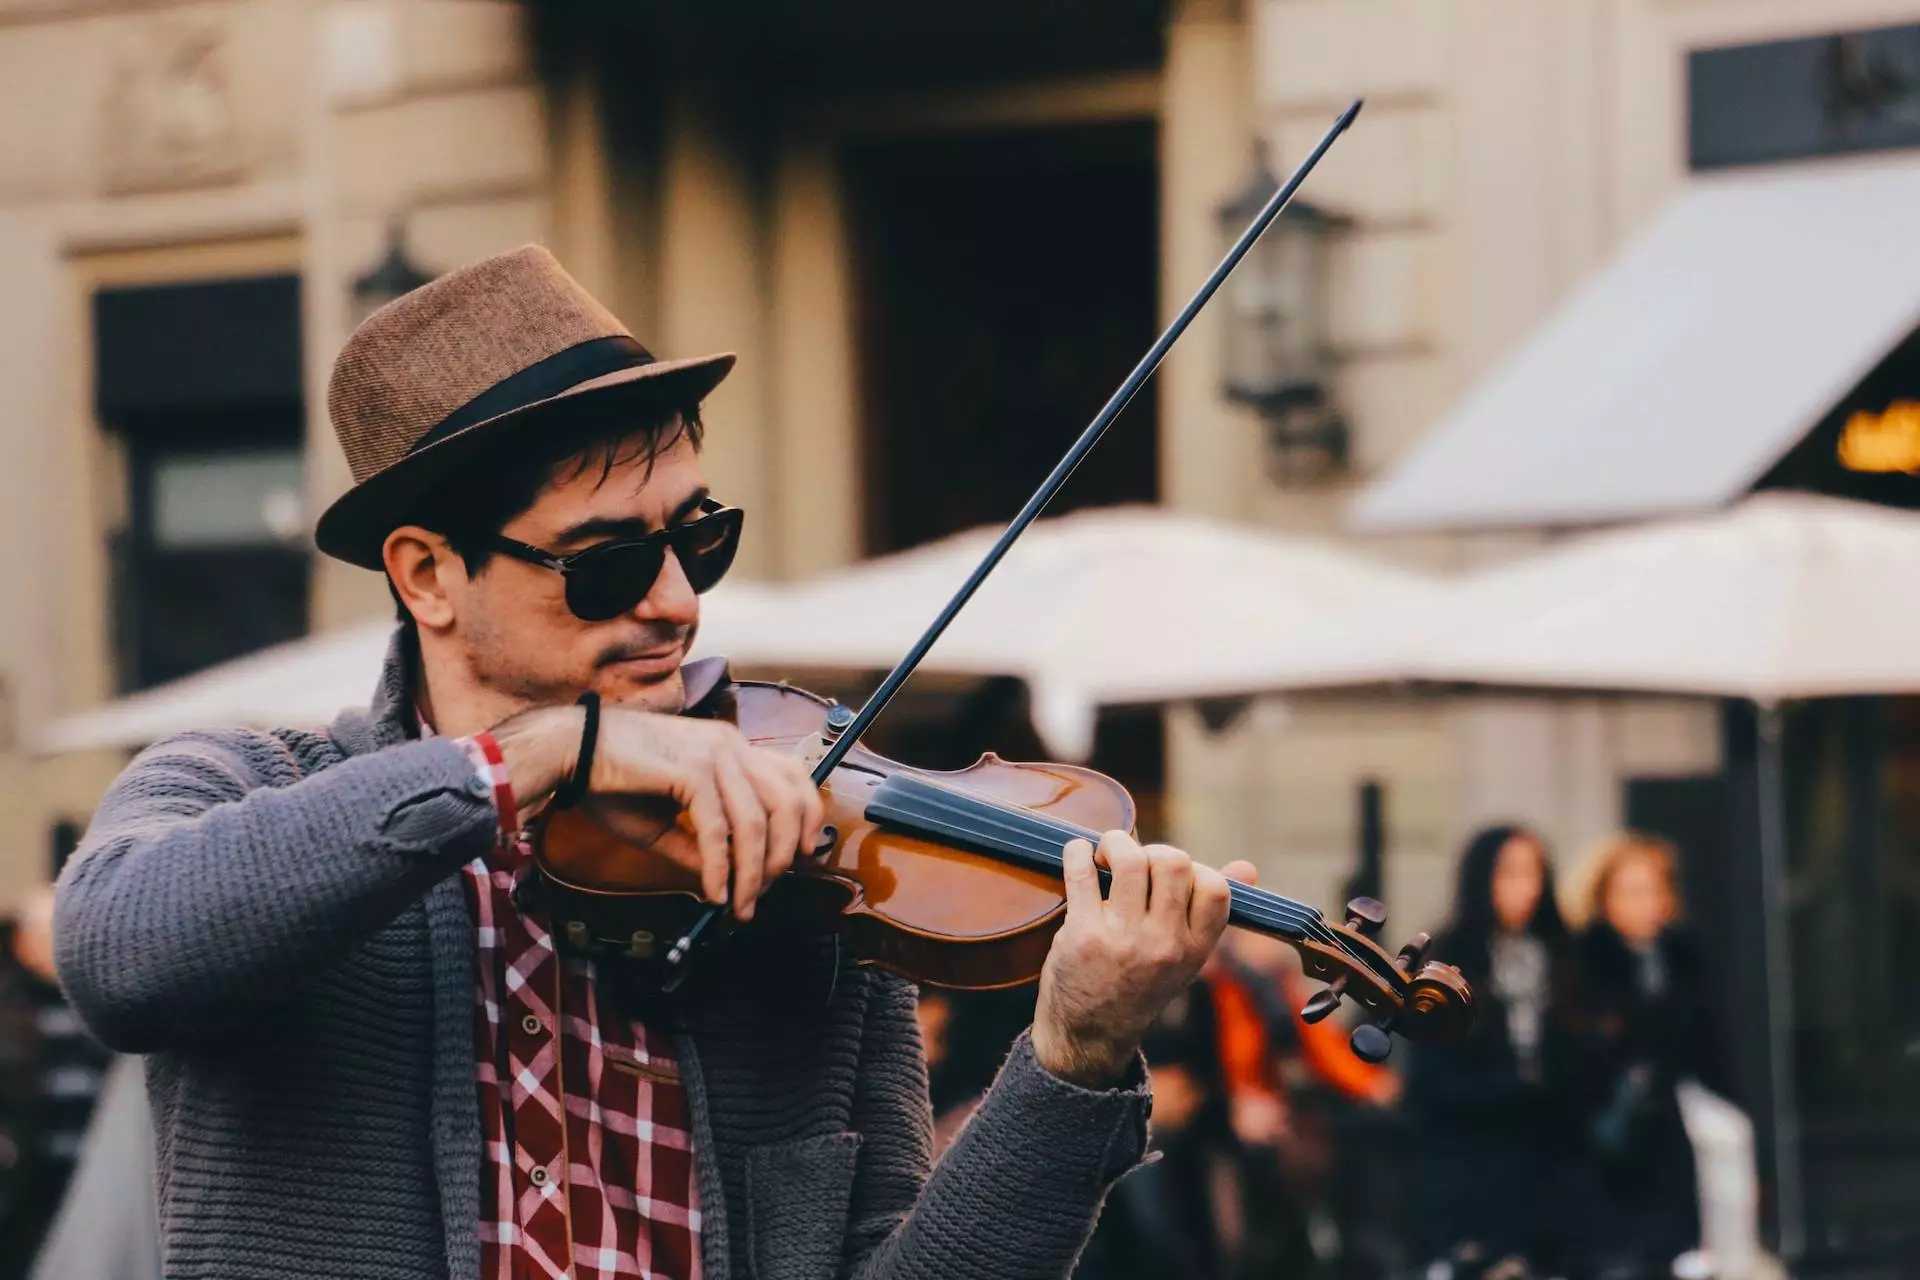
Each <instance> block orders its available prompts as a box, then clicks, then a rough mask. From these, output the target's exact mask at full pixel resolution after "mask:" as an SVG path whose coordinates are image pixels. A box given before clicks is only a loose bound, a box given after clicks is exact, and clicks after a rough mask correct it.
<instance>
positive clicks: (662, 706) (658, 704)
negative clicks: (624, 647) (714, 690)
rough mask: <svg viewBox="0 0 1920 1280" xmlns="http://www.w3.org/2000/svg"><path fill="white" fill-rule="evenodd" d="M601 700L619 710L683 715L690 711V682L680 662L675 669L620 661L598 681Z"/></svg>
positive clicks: (612, 665)
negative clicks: (687, 706) (687, 681)
mask: <svg viewBox="0 0 1920 1280" xmlns="http://www.w3.org/2000/svg"><path fill="white" fill-rule="evenodd" d="M597 687H598V688H599V690H600V696H601V698H603V699H605V700H606V701H607V702H608V703H611V704H612V705H614V706H616V707H626V708H629V709H630V710H634V711H655V712H659V713H660V714H662V715H679V714H680V713H681V712H682V711H684V710H686V705H687V683H686V680H685V678H684V677H682V676H681V674H680V665H679V662H678V661H677V660H676V661H675V662H674V664H673V665H672V666H671V667H662V666H660V665H659V664H655V663H650V662H616V663H612V664H610V665H608V666H607V667H605V668H603V669H602V670H601V672H600V679H599V680H598V681H597Z"/></svg>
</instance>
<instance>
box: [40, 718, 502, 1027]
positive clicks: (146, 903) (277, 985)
mask: <svg viewBox="0 0 1920 1280" xmlns="http://www.w3.org/2000/svg"><path fill="white" fill-rule="evenodd" d="M498 829H499V822H498V818H497V816H496V812H495V809H494V802H493V797H492V794H491V788H489V787H488V786H487V784H486V782H485V780H484V779H481V778H478V777H476V774H475V771H474V768H473V765H472V763H471V762H470V761H469V759H468V756H467V753H466V752H465V751H464V750H462V748H461V747H460V746H459V745H458V744H457V743H455V742H452V741H446V740H433V741H426V742H413V743H407V744H404V745H400V746H395V747H390V748H388V749H387V750H384V751H380V752H376V753H373V754H370V755H364V756H358V757H355V758H353V759H349V760H346V761H343V762H341V763H339V764H336V765H334V766H333V767H330V768H324V769H321V770H319V771H317V772H313V773H311V774H308V775H307V776H304V777H302V776H301V770H300V768H299V767H298V766H297V765H296V763H295V762H294V760H293V758H292V756H291V754H290V752H289V749H288V747H287V746H286V745H285V744H284V743H283V742H281V741H280V740H279V739H278V738H275V737H272V736H269V735H264V734H254V733H223V734H193V735H187V736H183V737H180V738H176V739H172V740H169V741H167V742H164V743H161V744H159V745H157V746H154V747H152V748H149V749H148V750H147V751H146V752H144V753H143V754H142V755H141V756H139V757H138V758H137V759H136V760H135V761H134V762H133V764H132V765H130V766H129V767H128V768H127V770H126V771H125V772H124V773H122V774H121V775H120V778H119V779H118V780H117V781H116V782H115V783H114V785H113V787H112V788H111V789H110V790H109V791H108V792H107V795H106V797H105V798H104V799H103V800H102V801H101V804H100V808H99V810H98V811H97V812H96V814H95V816H94V820H93V824H92V826H91V827H90V829H89V830H88V832H87V836H86V839H85V840H84V842H83V843H82V845H81V847H80V849H79V850H78V851H77V852H76V854H75V856H74V858H73V859H72V861H71V862H70V863H69V864H68V866H67V868H66V870H65V871H64V872H63V873H62V875H61V878H60V883H59V884H58V886H57V888H56V896H55V908H54V937H55V962H56V964H57V966H58V968H59V974H60V980H61V983H62V985H63V986H64V987H65V988H66V990H67V993H68V995H69V998H70V999H71V1000H72V1001H73V1004H74V1007H75V1008H76V1010H78V1012H79V1014H80V1016H81V1018H82V1020H83V1021H84V1022H85V1023H86V1025H87V1027H88V1028H89V1030H91V1031H92V1032H93V1033H94V1035H96V1036H97V1037H98V1038H99V1039H101V1040H102V1041H103V1042H105V1043H106V1044H107V1045H109V1046H110V1047H112V1048H114V1049H117V1050H120V1051H122V1052H128V1053H150V1052H154V1051H158V1050H165V1049H170V1048H176V1047H181V1046H184V1045H187V1044H191V1043H195V1042H199V1041H203V1040H204V1039H206V1038H207V1037H209V1036H212V1035H215V1034H218V1033H219V1032H221V1031H223V1030H226V1029H228V1028H230V1027H232V1026H234V1025H236V1024H238V1023H239V1022H240V1021H241V1020H242V1019H243V1018H245V1017H246V1016H247V1015H248V1014H250V1013H254V1012H257V1011H259V1010H261V1009H263V1008H265V1007H269V1006H271V1005H272V1004H273V1003H274V1002H276V1001H278V1000H281V999H284V998H285V997H287V996H288V995H290V994H292V993H294V992H296V991H298V990H299V989H300V988H301V987H302V985H303V984H304V983H305V982H306V981H307V980H309V979H311V978H312V976H313V975H314V974H315V973H316V972H318V971H324V968H325V967H326V966H328V965H329V964H330V963H331V962H333V961H335V960H337V959H339V958H340V957H342V956H344V955H345V954H347V953H348V952H349V951H350V950H352V949H353V948H354V947H355V946H357V945H359V944H360V943H362V942H364V941H365V940H366V939H368V938H369V937H371V936H372V935H373V934H374V933H376V932H377V931H378V930H380V929H381V928H382V927H384V926H385V925H386V924H388V923H390V922H391V921H392V920H393V919H394V918H395V917H396V916H397V915H399V913H400V912H401V911H402V910H404V909H405V908H406V907H407V906H408V905H410V904H411V903H413V902H415V901H416V900H418V899H419V898H420V897H421V896H422V895H423V894H424V893H425V892H426V891H427V890H428V889H429V888H431V887H432V886H433V885H434V884H435V883H436V882H438V881H439V880H440V879H441V878H442V877H444V876H446V875H448V874H449V873H451V872H452V871H454V870H455V869H457V868H458V867H459V866H461V865H462V864H463V863H465V862H467V861H469V860H471V859H472V858H474V857H476V856H479V855H480V854H482V853H484V852H485V850H486V849H487V847H488V846H489V845H490V843H491V842H492V840H493V839H494V837H495V835H496V834H497V832H498Z"/></svg>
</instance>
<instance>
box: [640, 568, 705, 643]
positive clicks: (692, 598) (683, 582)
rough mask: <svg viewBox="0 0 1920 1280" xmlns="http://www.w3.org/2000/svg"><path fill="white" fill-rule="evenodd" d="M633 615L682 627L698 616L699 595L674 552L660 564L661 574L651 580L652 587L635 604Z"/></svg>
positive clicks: (695, 620) (688, 625) (691, 623)
mask: <svg viewBox="0 0 1920 1280" xmlns="http://www.w3.org/2000/svg"><path fill="white" fill-rule="evenodd" d="M634 616H635V617H637V618H641V619H643V620H646V621H649V622H671V623H674V624H676V625H678V626H683V627H690V626H692V625H693V624H694V623H696V622H698V621H699V620H700V597H699V595H698V594H697V593H696V592H695V591H694V589H693V584H692V583H691V582H689V581H687V571H686V570H685V569H683V568H681V566H680V557H679V556H678V555H677V554H675V553H674V552H671V551H669V552H668V553H667V558H666V561H665V562H664V563H663V564H662V565H661V566H660V576H659V577H658V578H655V579H654V581H653V589H652V590H651V591H649V592H647V594H646V596H645V598H644V599H642V600H641V601H640V603H639V604H637V605H635V606H634Z"/></svg>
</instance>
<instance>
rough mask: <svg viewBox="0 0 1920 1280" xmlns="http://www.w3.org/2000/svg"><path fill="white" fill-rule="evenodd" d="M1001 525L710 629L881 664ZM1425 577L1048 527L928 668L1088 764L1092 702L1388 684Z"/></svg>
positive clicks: (984, 594) (1218, 527)
mask: <svg viewBox="0 0 1920 1280" xmlns="http://www.w3.org/2000/svg"><path fill="white" fill-rule="evenodd" d="M998 534H999V530H998V529H997V528H989V529H977V530H973V531H970V532H967V533H963V534H957V535H955V536H953V537H950V538H946V539H943V540H941V541H938V542H934V543H931V544H928V545H927V546H924V547H920V548H916V549H914V550H911V551H906V552H902V553H899V554H896V555H891V556H885V557H882V558H879V559H875V560H869V561H866V562H864V563H861V564H856V565H854V566H852V567H850V568H847V569H844V570H841V571H839V572H836V573H832V574H829V575H826V576H824V577H822V578H819V579H815V580H814V581H812V582H809V583H804V584H801V585H800V586H798V587H797V588H795V589H793V591H792V592H791V593H790V594H788V595H787V596H786V597H785V598H784V599H782V600H781V601H780V602H779V604H778V605H777V607H775V608H773V609H770V610H768V611H767V613H766V614H764V615H763V616H761V617H760V618H759V619H757V621H759V622H762V623H766V624H769V629H768V632H767V634H765V635H758V636H754V637H752V643H751V644H750V645H749V644H747V643H745V641H746V640H747V637H744V636H742V637H739V638H736V637H733V636H726V635H717V636H716V637H715V643H716V644H717V645H721V646H724V647H725V651H726V652H728V653H730V654H731V655H732V656H734V657H735V658H737V659H742V660H745V659H747V658H749V657H751V658H752V659H753V660H754V661H761V662H776V663H778V662H787V663H792V664H795V665H799V666H812V665H836V666H849V665H865V666H869V667H873V668H886V667H891V666H892V665H893V664H894V662H895V661H897V660H898V659H899V657H900V656H901V655H902V654H904V653H905V652H906V651H907V649H908V648H909V647H910V646H911V645H912V643H913V642H914V641H915V640H916V639H917V638H918V637H919V635H920V633H921V632H922V631H923V630H924V629H925V627H926V626H927V624H928V623H929V622H930V621H932V619H933V617H934V616H935V614H936V613H938V611H939V609H940V607H941V606H942V605H943V604H945V603H946V601H947V599H948V597H949V596H951V595H952V593H953V592H954V590H955V589H956V588H957V587H958V586H959V585H960V584H961V582H963V581H964V580H965V579H966V576H967V574H968V572H969V571H970V570H971V569H972V568H973V566H974V565H975V564H976V563H977V562H978V561H979V559H980V557H981V555H982V554H984V553H985V551H986V549H987V547H988V546H989V545H990V544H991V543H992V541H993V539H994V538H995V537H997V536H998ZM1431 589H1432V588H1431V587H1430V585H1429V582H1428V580H1427V579H1426V578H1424V577H1422V576H1421V575H1417V574H1414V573H1410V572H1407V571H1403V570H1399V569H1394V568H1390V567H1388V566H1386V565H1383V564H1379V563H1377V562H1374V561H1372V560H1370V559H1367V558H1365V557H1363V556H1361V555H1358V554H1356V553H1354V552H1352V551H1348V550H1344V549H1341V548H1340V547H1338V546H1336V545H1335V544H1333V543H1331V542H1329V541H1325V540H1320V539H1311V538H1303V537H1299V536H1282V535H1278V534H1274V533H1270V532H1267V531H1263V530H1259V529H1254V528H1249V527H1247V526H1245V525H1239V524H1231V523H1227V522H1224V521H1219V520H1211V519H1206V518H1202V517H1198V516H1190V515H1183V514H1179V513H1174V512H1170V511H1167V510H1164V509H1161V508H1156V507H1110V508H1100V509H1093V510H1087V511H1081V512H1077V513H1074V514H1072V515H1068V516H1062V517H1059V518H1057V519H1052V520H1043V521H1040V522H1038V523H1036V524H1035V525H1034V526H1033V527H1032V528H1031V529H1029V530H1028V531H1027V533H1026V534H1025V536H1024V537H1022V538H1021V540H1020V541H1019V542H1018V543H1016V544H1015V546H1014V547H1013V549H1012V550H1011V551H1009V552H1008V553H1007V557H1006V559H1005V560H1004V561H1002V562H1001V564H1000V566H999V567H998V568H997V569H996V570H995V571H994V573H993V576H992V577H990V578H989V579H988V580H987V582H986V584H985V585H984V586H982V587H981V588H980V591H979V593H978V594H977V595H975V596H974V598H973V600H972V601H971V602H970V603H969V604H968V605H967V607H966V609H965V610H964V611H963V612H962V613H961V614H960V616H959V617H958V618H957V619H956V620H955V621H954V623H953V625H952V627H951V628H950V629H949V630H948V631H947V633H946V634H945V635H944V636H943V637H942V638H941V639H940V641H939V642H938V643H937V644H935V645H934V647H933V649H932V651H931V652H930V653H929V655H928V658H927V662H926V664H925V667H926V669H927V670H937V671H947V672H970V673H980V674H987V673H995V674H1005V675H1014V676H1018V677H1020V678H1021V679H1023V680H1024V681H1025V682H1026V683H1027V685H1028V688H1029V691H1030V697H1031V701H1032V708H1033V719H1034V727H1035V728H1036V729H1037V730H1039V732H1040V735H1041V737H1042V738H1044V739H1045V740H1046V742H1047V745H1048V747H1049V749H1050V750H1052V751H1055V752H1057V753H1059V754H1060V755H1062V756H1064V757H1066V758H1068V759H1085V758H1086V756H1087V755H1089V754H1090V753H1091V751H1092V749H1093V733H1094V721H1095V718H1096V715H1097V712H1098V710H1099V708H1100V707H1102V706H1112V705H1121V704H1143V703H1153V702H1162V701H1168V700H1176V699H1190V698H1208V697H1229V696H1238V695H1242V694H1247V693H1259V692H1267V691H1273V690H1282V689H1292V690H1304V689H1321V688H1332V687H1342V686H1350V685H1355V684H1369V683H1374V682H1378V681H1386V680H1393V679H1397V678H1398V677H1399V676H1400V675H1401V673H1402V671H1403V670H1404V668H1405V667H1406V665H1407V662H1408V658H1407V655H1406V645H1405V640H1404V637H1405V635H1406V628H1405V627H1403V626H1397V625H1393V623H1394V620H1395V619H1396V618H1397V617H1399V618H1404V617H1407V616H1414V608H1415V606H1416V605H1417V604H1418V603H1420V602H1422V601H1424V600H1425V599H1426V597H1427V593H1428V592H1430V591H1431Z"/></svg>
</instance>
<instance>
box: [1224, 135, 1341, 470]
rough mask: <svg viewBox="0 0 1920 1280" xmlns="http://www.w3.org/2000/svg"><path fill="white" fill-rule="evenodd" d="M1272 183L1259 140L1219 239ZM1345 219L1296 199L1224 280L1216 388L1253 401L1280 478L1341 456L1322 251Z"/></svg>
mask: <svg viewBox="0 0 1920 1280" xmlns="http://www.w3.org/2000/svg"><path fill="white" fill-rule="evenodd" d="M1278 185H1279V183H1278V181H1277V180H1276V179H1275V178H1274V176H1273V174H1272V173H1271V172H1269V171H1268V169H1267V165H1266V159H1265V154H1264V148H1262V149H1261V150H1260V151H1258V152H1256V157H1255V161H1254V171H1253V176H1252V177H1251V178H1250V179H1249V180H1248V182H1247V186H1246V188H1245V190H1243V191H1242V192H1241V193H1240V194H1239V195H1238V196H1236V197H1234V199H1232V200H1231V201H1229V202H1228V203H1226V204H1225V205H1223V206H1221V208H1220V228H1221V231H1222V233H1223V234H1224V235H1225V237H1226V239H1227V242H1229V243H1231V241H1232V240H1233V239H1234V238H1235V237H1237V236H1239V235H1240V233H1241V232H1242V231H1244V230H1245V229H1246V226H1247V224H1248V222H1249V221H1251V220H1252V218H1253V217H1254V215H1255V214H1257V213H1258V212H1259V211H1260V208H1261V206H1262V205H1264V204H1265V203H1266V202H1267V200H1268V199H1269V198H1270V197H1271V196H1272V195H1273V192H1274V188H1276V187H1277V186H1278ZM1349 225H1351V224H1350V222H1349V220H1348V219H1346V218H1343V217H1340V216H1338V215H1336V214H1332V213H1329V212H1327V211H1326V210H1324V209H1320V208H1316V207H1315V206H1313V205H1310V204H1307V203H1305V202H1304V201H1300V200H1295V201H1293V202H1292V203H1291V204H1289V205H1288V206H1287V208H1286V210H1285V211H1284V212H1283V213H1282V214H1281V215H1280V217H1279V219H1278V220H1277V221H1275V222H1274V224H1273V226H1272V227H1271V228H1270V229H1269V230H1268V232H1267V234H1266V235H1265V236H1264V237H1262V239H1261V240H1260V242H1259V243H1258V244H1257V245H1255V246H1254V247H1253V251H1252V252H1251V253H1249V254H1248V255H1247V257H1246V260H1245V261H1244V262H1242V263H1241V264H1240V269H1239V270H1238V271H1236V272H1235V273H1234V275H1233V276H1232V277H1231V278H1230V279H1229V280H1228V282H1227V285H1226V288H1225V290H1224V293H1225V295H1226V302H1227V306H1226V313H1227V315H1226V326H1227V329H1226V343H1225V347H1226V360H1225V368H1224V370H1223V378H1224V382H1225V386H1224V392H1225V394H1226V396H1227V398H1228V399H1230V400H1233V401H1235V402H1237V403H1240V404H1245V405H1250V406H1252V407H1253V408H1254V409H1256V410H1258V411H1259V413H1260V415H1261V418H1262V419H1263V420H1264V422H1265V424H1266V434H1267V461H1268V465H1269V467H1270V468H1271V470H1272V472H1273V475H1274V478H1275V479H1276V480H1277V481H1279V482H1281V483H1286V484H1292V483H1302V482H1308V481H1313V480H1319V479H1325V478H1328V477H1330V476H1333V475H1337V474H1339V473H1341V472H1343V471H1344V470H1345V469H1346V466H1347V425H1346V422H1345V420H1344V419H1343V418H1342V417H1341V415H1340V412H1339V410H1338V408H1337V406H1335V404H1334V402H1333V394H1332V389H1331V381H1332V363H1333V362H1332V351H1331V343H1330V340H1329V336H1328V285H1327V275H1328V255H1329V252H1330V250H1331V247H1332V241H1333V238H1334V236H1335V235H1337V234H1338V233H1339V232H1340V231H1341V230H1343V229H1344V228H1346V227H1347V226H1349Z"/></svg>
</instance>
